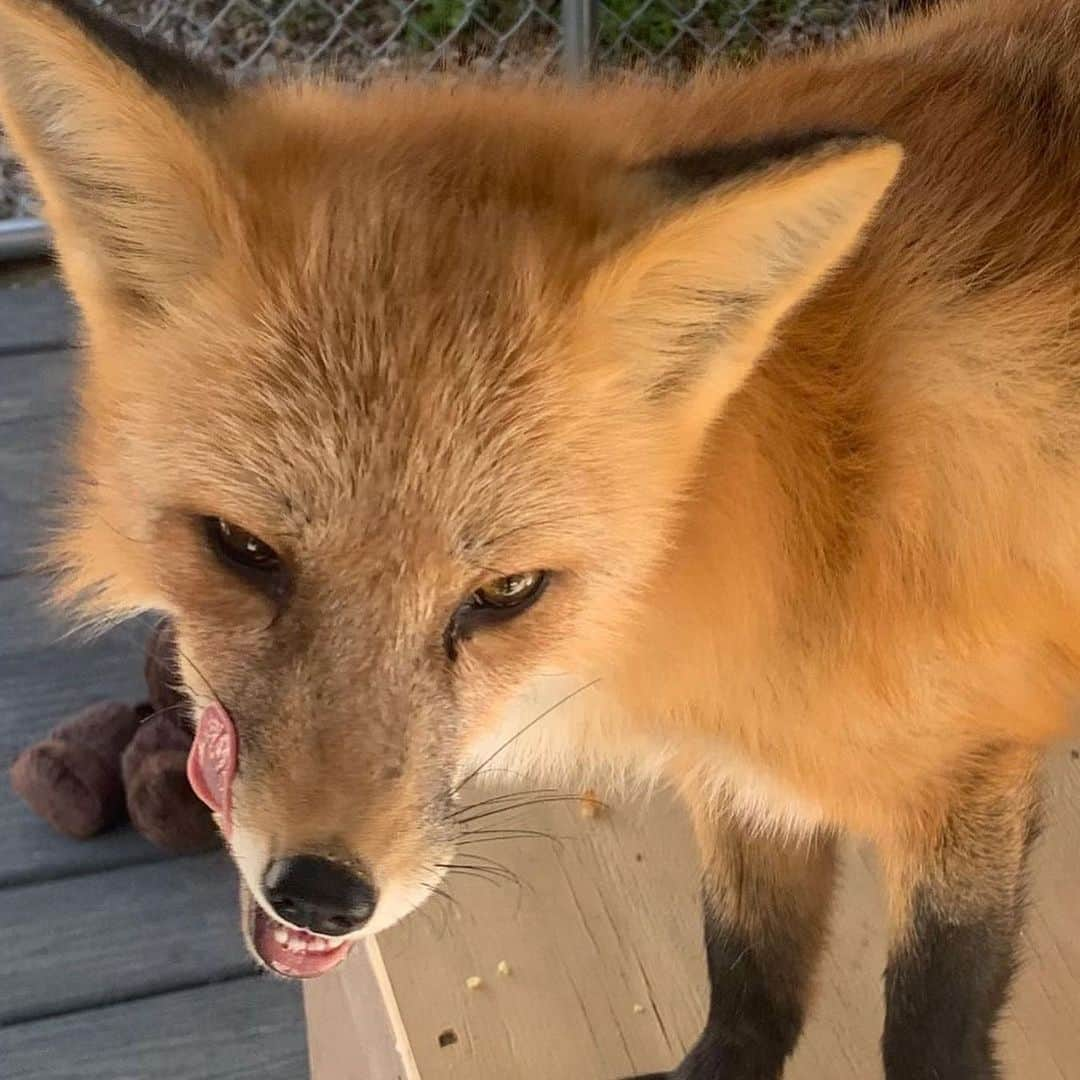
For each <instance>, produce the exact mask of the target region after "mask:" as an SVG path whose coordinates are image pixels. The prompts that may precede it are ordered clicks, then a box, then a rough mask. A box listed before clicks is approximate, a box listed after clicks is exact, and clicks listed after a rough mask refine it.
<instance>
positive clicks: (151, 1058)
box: [0, 976, 382, 1080]
mask: <svg viewBox="0 0 1080 1080" xmlns="http://www.w3.org/2000/svg"><path fill="white" fill-rule="evenodd" d="M0 1076H3V1077H4V1080H150V1078H152V1077H153V1078H157V1077H160V1078H163V1080H304V1078H305V1077H307V1076H308V1067H307V1061H306V1048H305V1045H304V1028H303V1023H302V1017H301V1003H300V989H299V987H297V986H289V985H286V984H284V983H281V982H278V981H275V980H270V979H269V978H265V977H261V976H248V977H246V978H240V979H234V980H231V981H229V982H224V983H217V984H214V985H210V986H200V987H197V988H195V989H192V990H183V991H179V992H176V993H170V994H160V995H157V996H155V997H150V998H144V999H143V1000H142V1001H137V1002H131V1003H126V1004H124V1005H113V1006H108V1007H106V1008H101V1009H89V1010H87V1011H85V1012H79V1013H73V1014H70V1015H68V1016H61V1017H56V1018H55V1019H52V1020H39V1021H37V1022H35V1023H30V1024H20V1025H19V1026H18V1027H13V1028H3V1029H0ZM379 1080H382V1078H381V1077H380V1078H379Z"/></svg>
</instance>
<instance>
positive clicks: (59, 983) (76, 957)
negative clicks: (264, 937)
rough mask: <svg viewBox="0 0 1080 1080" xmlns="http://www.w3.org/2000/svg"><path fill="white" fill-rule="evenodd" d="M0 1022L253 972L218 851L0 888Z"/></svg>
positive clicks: (227, 868)
mask: <svg viewBox="0 0 1080 1080" xmlns="http://www.w3.org/2000/svg"><path fill="white" fill-rule="evenodd" d="M0 926H2V927H3V928H4V942H5V943H4V962H3V971H4V993H3V995H2V996H0V1024H11V1023H17V1022H19V1021H23V1020H27V1019H37V1018H41V1017H44V1016H48V1015H53V1014H57V1013H63V1012H70V1011H73V1010H76V1009H87V1008H92V1007H95V1006H99V1005H104V1004H110V1003H113V1002H115V1001H117V1000H123V999H125V998H131V997H142V996H145V995H148V994H159V993H162V992H165V991H169V990H176V989H181V988H185V987H189V986H192V985H195V984H198V983H203V982H218V981H220V980H221V979H226V978H230V977H235V976H238V975H243V974H248V973H250V972H252V971H253V970H254V965H253V963H252V961H251V959H250V958H249V957H248V956H247V954H246V952H245V950H244V946H243V942H242V939H241V936H240V917H239V912H238V905H237V884H236V871H235V869H234V868H233V866H232V864H231V862H230V861H229V860H228V859H227V858H226V856H225V855H224V854H214V855H202V856H196V857H193V858H184V859H170V860H168V861H166V862H158V863H152V864H149V865H146V866H132V867H125V868H124V869H119V870H109V871H106V872H104V873H100V874H86V875H83V876H81V877H78V878H65V879H62V880H59V881H48V882H43V883H40V884H36V885H24V886H17V887H11V888H6V889H0Z"/></svg>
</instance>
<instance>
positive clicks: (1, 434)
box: [0, 414, 71, 575]
mask: <svg viewBox="0 0 1080 1080" xmlns="http://www.w3.org/2000/svg"><path fill="white" fill-rule="evenodd" d="M70 432H71V424H70V421H69V420H68V419H67V417H66V416H64V415H62V414H56V415H48V416H46V415H39V416H27V417H20V418H18V419H14V420H9V421H7V422H6V423H3V424H0V575H2V574H12V573H19V572H21V571H24V570H26V569H27V568H28V567H30V566H32V565H33V562H34V548H35V547H37V546H39V545H40V544H41V543H42V542H43V541H44V539H45V530H46V526H47V523H48V521H49V508H50V507H52V506H55V505H57V503H58V496H59V489H60V482H61V477H62V475H63V461H64V452H63V451H64V447H65V445H66V440H67V439H68V437H69V436H70Z"/></svg>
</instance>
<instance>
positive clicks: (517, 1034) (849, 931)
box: [308, 751, 1080, 1080]
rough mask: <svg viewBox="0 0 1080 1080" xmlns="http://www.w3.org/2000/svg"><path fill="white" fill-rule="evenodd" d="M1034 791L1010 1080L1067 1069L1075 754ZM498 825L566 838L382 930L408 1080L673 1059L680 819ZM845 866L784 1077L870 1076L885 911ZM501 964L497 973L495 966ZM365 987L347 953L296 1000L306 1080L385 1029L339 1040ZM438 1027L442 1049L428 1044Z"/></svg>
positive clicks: (684, 966)
mask: <svg viewBox="0 0 1080 1080" xmlns="http://www.w3.org/2000/svg"><path fill="white" fill-rule="evenodd" d="M1052 785H1053V790H1054V794H1053V797H1052V799H1051V805H1050V814H1051V816H1050V824H1049V827H1048V830H1047V833H1046V836H1045V837H1044V839H1043V841H1042V842H1041V844H1040V845H1039V848H1038V850H1037V852H1036V857H1035V872H1034V888H1033V897H1032V899H1033V913H1032V917H1031V919H1030V920H1029V923H1028V928H1027V930H1026V932H1025V963H1024V967H1023V969H1022V972H1021V976H1020V978H1019V980H1018V984H1017V989H1016V994H1015V997H1014V1001H1013V1005H1012V1007H1011V1009H1010V1013H1009V1016H1008V1018H1007V1019H1006V1021H1005V1023H1004V1024H1003V1026H1002V1029H1001V1035H1002V1041H1003V1044H1004V1057H1005V1061H1006V1063H1007V1070H1006V1076H1007V1077H1008V1078H1009V1080H1077V1078H1078V1077H1080V938H1078V936H1077V933H1076V925H1077V914H1078V911H1080V903H1078V901H1080V843H1078V841H1080V761H1077V760H1076V759H1075V758H1074V757H1072V756H1071V754H1070V753H1068V752H1067V751H1066V752H1065V753H1063V754H1059V755H1057V757H1056V758H1055V761H1054V763H1053V768H1052ZM515 820H516V821H517V823H518V824H522V825H525V826H526V827H530V828H538V829H544V830H547V831H550V832H553V833H555V834H558V835H560V836H562V837H563V838H564V839H563V840H562V841H561V842H560V843H559V844H553V843H549V842H546V841H516V842H514V843H509V842H508V843H500V844H491V845H488V846H487V847H486V854H488V855H491V856H494V857H496V858H498V859H500V860H502V861H504V862H505V863H506V864H507V865H508V866H509V867H511V868H512V869H513V870H514V871H515V872H517V873H518V874H519V875H520V876H521V877H522V879H523V880H524V881H526V882H528V888H526V889H524V890H523V891H521V892H520V894H519V893H518V892H517V891H516V890H515V888H514V887H513V886H506V887H504V888H501V889H497V890H492V889H490V888H489V887H488V886H486V885H485V884H484V883H482V882H477V881H471V880H460V879H459V880H457V881H456V882H455V881H454V879H451V880H450V886H449V887H450V891H451V892H452V893H453V894H454V896H455V897H456V899H457V900H458V903H459V907H458V908H449V907H443V908H440V907H439V906H438V904H437V903H433V904H432V905H429V906H428V908H427V909H425V915H426V917H425V915H413V916H412V917H410V918H409V919H408V920H406V922H405V923H403V924H402V925H400V926H399V927H396V928H395V929H394V930H392V931H390V932H389V933H387V934H384V935H383V936H382V937H381V938H380V941H379V951H380V954H381V958H382V961H383V964H384V966H385V970H386V974H387V978H388V986H387V987H386V988H385V989H386V993H385V994H384V998H388V999H389V1004H390V1005H391V1006H392V1007H393V1008H394V1009H396V1010H397V1011H398V1013H399V1014H400V1016H401V1018H402V1022H403V1025H404V1028H405V1032H406V1034H407V1038H408V1049H409V1051H410V1052H411V1054H412V1055H413V1057H414V1058H415V1062H416V1075H418V1076H419V1077H421V1078H422V1080H449V1078H462V1080H464V1078H466V1077H467V1078H469V1080H504V1078H506V1077H511V1076H512V1077H515V1078H517V1080H555V1078H562V1077H573V1078H576V1080H613V1078H615V1077H620V1076H623V1075H626V1074H632V1073H636V1072H645V1071H650V1070H654V1069H662V1068H669V1067H671V1066H672V1065H673V1064H675V1062H676V1061H677V1060H678V1059H679V1058H680V1057H681V1055H682V1054H683V1053H684V1051H685V1049H686V1047H687V1046H689V1045H690V1044H691V1043H692V1041H693V1040H694V1038H695V1037H696V1036H697V1034H698V1031H699V1028H700V1025H701V1023H702V1020H703V1017H704V1010H705V1001H706V982H705V969H704V957H703V952H702V946H701V941H700V933H701V931H700V922H699V920H700V915H699V909H698V903H697V899H696V884H695V881H696V865H695V856H694V852H693V848H692V843H691V840H690V836H689V830H688V827H687V825H686V822H685V820H684V818H683V816H682V814H681V812H680V811H679V810H678V809H677V808H675V807H673V806H672V805H671V804H670V803H669V802H668V801H667V800H666V799H664V798H663V797H658V798H657V799H656V800H654V801H653V802H652V803H651V804H650V806H649V807H648V808H647V809H642V808H638V809H631V808H626V807H618V806H616V807H614V808H613V811H612V813H611V814H610V815H608V816H605V817H602V818H599V819H596V820H592V821H583V820H582V819H581V818H580V816H578V815H577V814H576V813H575V812H574V811H573V810H572V809H570V808H567V807H563V806H555V807H551V806H549V807H539V808H535V809H532V810H530V811H528V812H522V813H520V814H518V815H516V816H515ZM845 864H846V866H845V876H844V883H843V888H842V890H841V895H840V898H839V904H838V908H837V911H836V914H835V918H834V921H833V932H832V940H831V945H830V950H829V953H828V956H827V958H826V961H825V963H824V965H823V968H822V971H821V974H820V979H819V991H818V994H817V998H816V1001H815V1005H814V1009H813V1013H812V1017H811V1020H810V1023H809V1024H808V1026H807V1030H806V1033H805V1036H804V1038H803V1040H802V1043H801V1045H800V1047H799V1050H798V1053H797V1055H796V1057H795V1058H794V1060H793V1062H792V1063H791V1065H790V1067H789V1069H788V1072H787V1074H786V1077H787V1080H875V1078H880V1076H881V1068H880V1064H879V1058H878V1049H877V1047H878V1039H879V1035H880V1028H881V1022H882V1016H883V1008H882V1002H881V986H880V977H881V972H882V970H883V968H884V964H885V940H884V912H883V903H882V900H881V896H880V892H879V890H878V887H877V883H876V881H875V877H874V872H873V866H872V860H871V859H870V858H868V857H867V856H866V855H865V854H864V853H863V852H861V851H859V850H856V849H855V848H852V847H849V848H848V850H847V852H846V858H845ZM500 960H506V961H507V962H508V963H509V964H510V966H511V974H510V975H509V976H501V975H499V974H498V973H497V965H498V962H499V961H500ZM470 975H479V976H481V977H482V978H483V979H484V985H483V986H482V987H481V988H480V989H479V990H468V989H466V986H465V980H466V978H467V977H468V976H470ZM369 978H370V975H369V974H368V973H367V971H366V959H365V956H364V954H363V953H358V954H357V956H355V957H353V958H351V959H350V960H349V961H348V964H347V966H346V967H345V969H344V970H343V972H342V973H341V974H340V975H339V976H338V977H337V980H336V983H332V984H330V985H327V986H325V987H320V990H319V993H320V995H321V998H320V1001H319V1002H318V1003H317V1005H316V1003H315V1002H314V1000H313V1002H312V1005H313V1006H315V1007H309V1010H308V1011H309V1028H310V1032H311V1038H312V1040H313V1042H314V1041H317V1040H318V1041H324V1042H326V1043H327V1044H329V1045H330V1046H336V1048H337V1055H336V1057H335V1055H333V1054H331V1053H326V1054H325V1055H324V1058H323V1060H322V1061H321V1062H320V1063H319V1064H320V1067H319V1068H317V1069H316V1070H315V1071H314V1073H313V1077H314V1080H354V1077H353V1074H350V1073H349V1072H347V1071H343V1070H344V1065H339V1064H337V1062H338V1061H340V1062H342V1063H344V1062H347V1061H348V1060H350V1058H351V1056H352V1055H353V1053H354V1051H355V1049H356V1047H357V1046H358V1045H359V1044H360V1043H361V1042H366V1041H370V1040H371V1039H372V1038H373V1037H375V1036H377V1035H378V1033H380V1032H381V1033H382V1035H383V1037H385V1033H386V1031H387V1030H388V1028H389V1027H390V1025H389V1021H388V1019H387V1016H386V1013H385V1011H384V1008H381V1007H377V1006H376V1005H374V1004H372V1005H371V1006H370V1007H369V1008H368V1009H367V1010H366V1011H365V1012H363V1013H362V1014H359V1015H357V1014H356V1012H355V1006H354V1011H353V1014H354V1017H355V1018H354V1021H353V1024H352V1027H351V1029H349V1030H346V1025H345V1023H344V1022H343V1021H342V1019H341V1017H342V1015H343V1013H342V1008H343V1006H342V1002H341V1000H340V999H341V997H342V996H343V995H347V994H348V993H349V992H350V991H351V990H352V989H353V988H354V987H356V988H358V992H359V994H360V996H361V997H363V996H364V990H363V987H364V986H365V980H367V979H369ZM311 992H312V993H314V990H312V991H311ZM335 993H336V995H337V997H338V1000H337V1001H336V1002H333V1001H328V1000H327V999H331V998H332V997H333V996H334V994H335ZM367 999H370V992H368V993H367ZM384 1004H385V1001H384ZM345 1012H346V1013H347V1012H348V1010H347V1009H346V1010H345ZM447 1031H452V1032H453V1033H454V1036H455V1037H456V1041H455V1042H453V1043H452V1044H451V1045H446V1046H440V1040H439V1036H440V1034H441V1033H443V1032H447ZM443 1041H444V1042H445V1041H447V1040H446V1039H445V1037H444V1040H443Z"/></svg>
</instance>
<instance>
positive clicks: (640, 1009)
mask: <svg viewBox="0 0 1080 1080" xmlns="http://www.w3.org/2000/svg"><path fill="white" fill-rule="evenodd" d="M644 1011H645V1006H644V1005H639V1004H638V1003H637V1002H636V1001H635V1002H634V1012H636V1013H643V1012H644Z"/></svg>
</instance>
